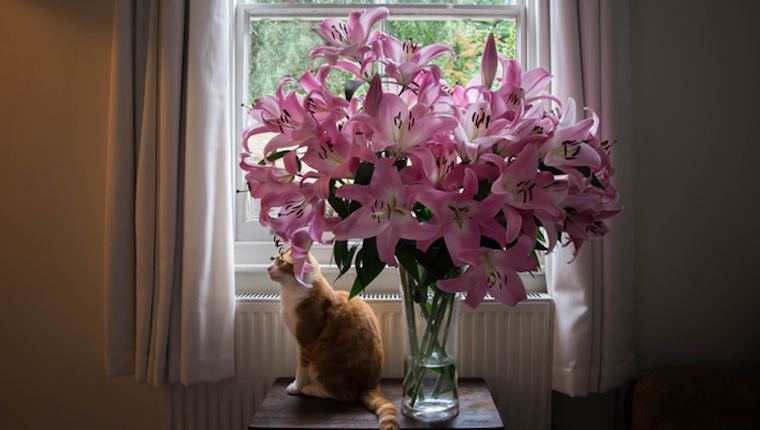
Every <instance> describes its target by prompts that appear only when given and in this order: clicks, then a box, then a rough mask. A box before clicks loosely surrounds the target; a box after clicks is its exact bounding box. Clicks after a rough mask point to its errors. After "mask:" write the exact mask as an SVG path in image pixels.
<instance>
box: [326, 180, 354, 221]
mask: <svg viewBox="0 0 760 430" xmlns="http://www.w3.org/2000/svg"><path fill="white" fill-rule="evenodd" d="M327 201H328V202H329V203H330V206H332V208H333V209H334V210H335V212H337V213H338V216H340V219H346V217H347V216H349V215H350V214H351V212H352V211H351V208H350V207H349V205H348V203H346V201H345V200H343V199H341V198H338V197H336V196H335V179H333V180H331V181H330V197H328V198H327Z"/></svg>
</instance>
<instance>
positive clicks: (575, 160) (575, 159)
mask: <svg viewBox="0 0 760 430" xmlns="http://www.w3.org/2000/svg"><path fill="white" fill-rule="evenodd" d="M595 127H596V124H595V119H594V118H593V117H592V118H587V119H585V120H583V121H581V122H578V123H576V122H575V100H573V99H572V98H571V99H570V100H569V102H568V104H567V109H566V110H565V114H564V115H563V116H562V119H561V120H560V122H559V124H558V125H557V127H556V128H555V129H554V134H553V135H552V136H550V137H549V138H548V139H547V140H546V141H545V142H544V143H543V144H542V145H541V147H540V148H539V152H540V153H541V154H543V156H544V157H543V158H544V164H546V165H547V166H554V167H559V168H562V167H572V166H589V167H591V168H595V167H596V168H598V167H600V166H601V163H602V159H601V157H600V156H599V153H598V152H597V151H596V150H594V148H592V147H591V146H589V145H588V144H587V143H585V142H584V140H586V139H587V138H588V136H589V133H590V131H591V130H592V129H593V128H595ZM563 171H564V172H566V173H568V175H571V177H573V179H574V180H576V181H580V180H582V179H581V178H580V177H579V176H578V175H579V173H578V174H576V172H577V170H576V169H563Z"/></svg>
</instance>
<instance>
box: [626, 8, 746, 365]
mask: <svg viewBox="0 0 760 430" xmlns="http://www.w3.org/2000/svg"><path fill="white" fill-rule="evenodd" d="M631 4H632V6H631V11H632V15H631V27H632V39H633V90H634V91H633V94H634V106H633V107H634V132H635V136H634V144H635V149H634V153H635V159H634V163H635V174H636V179H635V193H634V194H635V196H634V200H635V205H636V215H635V221H636V240H635V241H634V243H633V246H634V250H635V266H634V267H635V273H636V275H635V280H634V282H635V287H636V290H635V321H634V326H635V350H636V354H637V358H638V360H637V361H638V365H639V370H640V371H646V370H649V369H651V368H652V367H654V366H657V365H661V364H666V363H692V364H702V365H716V366H726V367H738V368H745V369H749V370H752V371H754V372H756V373H758V374H760V308H759V307H760V275H758V265H759V262H760V251H759V250H758V246H759V245H758V240H757V239H758V235H757V231H758V217H759V216H760V178H759V177H758V172H760V170H759V169H760V167H759V166H760V135H759V134H758V123H759V122H760V98H759V97H760V79H759V78H758V71H759V70H760V69H758V64H759V62H758V55H757V46H758V45H760V33H759V32H758V17H760V14H759V13H758V12H760V5H758V4H757V2H748V1H738V0H737V1H725V2H719V3H713V2H708V1H693V0H674V1H667V2H664V1H657V0H646V1H644V0H639V1H632V2H631ZM718 5H719V6H718ZM716 6H717V7H716Z"/></svg>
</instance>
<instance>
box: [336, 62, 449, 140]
mask: <svg viewBox="0 0 760 430" xmlns="http://www.w3.org/2000/svg"><path fill="white" fill-rule="evenodd" d="M349 123H354V124H355V125H359V124H362V125H363V126H365V127H366V128H367V129H369V131H370V134H369V136H368V138H369V139H370V140H371V141H372V150H374V151H382V150H384V149H389V150H391V151H392V152H393V153H395V154H401V153H404V152H405V151H407V150H408V149H409V148H411V147H413V146H416V145H419V144H423V143H425V142H427V141H428V140H429V139H430V138H431V136H433V135H434V134H436V133H441V132H446V131H448V130H451V129H452V128H454V127H456V125H457V121H456V119H455V118H454V117H452V116H449V115H446V114H438V113H435V112H432V111H431V110H430V108H429V107H428V106H426V105H423V104H419V103H418V104H416V105H414V106H412V108H411V109H409V108H408V107H407V105H406V103H404V101H403V100H402V99H401V97H399V96H397V95H395V94H391V93H384V92H383V89H382V84H381V83H380V77H379V76H375V77H374V78H373V79H372V83H371V84H370V87H369V90H368V91H367V95H366V96H365V101H364V112H362V113H359V114H357V115H355V116H354V117H352V118H351V120H349Z"/></svg>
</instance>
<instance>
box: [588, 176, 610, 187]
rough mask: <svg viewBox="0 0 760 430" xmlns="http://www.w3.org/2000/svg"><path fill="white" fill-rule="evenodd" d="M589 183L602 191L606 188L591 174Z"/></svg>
mask: <svg viewBox="0 0 760 430" xmlns="http://www.w3.org/2000/svg"><path fill="white" fill-rule="evenodd" d="M591 185H593V186H595V187H597V188H601V189H603V190H604V191H607V189H606V188H604V185H602V183H601V182H600V181H599V178H597V177H596V175H593V176H592V177H591Z"/></svg>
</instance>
